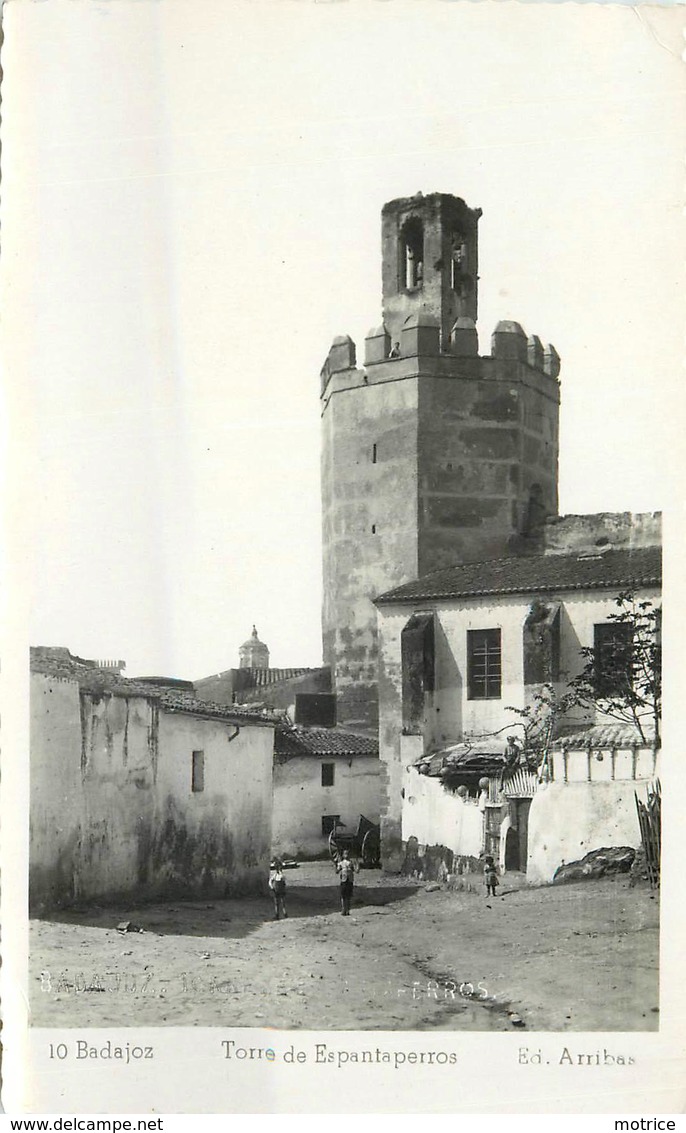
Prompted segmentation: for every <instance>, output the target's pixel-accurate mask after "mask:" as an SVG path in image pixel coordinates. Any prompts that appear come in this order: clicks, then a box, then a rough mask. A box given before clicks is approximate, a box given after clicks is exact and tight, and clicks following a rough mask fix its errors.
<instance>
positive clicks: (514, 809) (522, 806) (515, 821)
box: [505, 799, 531, 873]
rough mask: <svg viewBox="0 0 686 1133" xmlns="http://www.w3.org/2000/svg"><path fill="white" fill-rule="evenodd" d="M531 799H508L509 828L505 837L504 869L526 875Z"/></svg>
mask: <svg viewBox="0 0 686 1133" xmlns="http://www.w3.org/2000/svg"><path fill="white" fill-rule="evenodd" d="M530 808H531V799H510V823H511V825H510V828H509V830H508V831H507V834H506V835H505V869H506V870H516V871H517V872H519V873H526V861H527V856H528V852H529V810H530Z"/></svg>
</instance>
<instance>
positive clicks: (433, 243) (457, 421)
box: [321, 193, 560, 728]
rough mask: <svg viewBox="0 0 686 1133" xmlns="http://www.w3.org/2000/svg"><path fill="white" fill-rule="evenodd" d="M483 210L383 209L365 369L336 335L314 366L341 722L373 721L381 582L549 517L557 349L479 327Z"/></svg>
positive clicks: (327, 604) (498, 547) (329, 630)
mask: <svg viewBox="0 0 686 1133" xmlns="http://www.w3.org/2000/svg"><path fill="white" fill-rule="evenodd" d="M480 215H481V212H480V210H473V209H470V208H468V207H467V205H466V204H465V203H464V201H462V200H460V199H458V198H456V197H452V196H448V195H446V194H443V193H432V194H431V195H429V196H426V197H425V196H422V194H421V193H420V194H418V195H417V196H416V197H408V198H403V199H401V200H396V201H391V202H390V203H389V204H387V205H385V206H384V209H383V212H382V268H383V272H382V274H383V294H382V307H383V323H382V325H381V326H380V327H378V328H376V329H374V330H372V331H370V332H369V334H368V335H367V338H366V342H365V362H364V368H363V369H360V368H358V367H357V366H356V353H355V344H354V343H353V341H352V339H350V338H348V337H347V336H346V337H340V338H336V339H334V342H333V345H332V347H331V349H330V351H329V354H328V357H327V359H326V362H325V363H324V367H323V370H322V374H321V403H322V522H323V570H324V594H323V610H322V629H323V644H324V661H325V662H326V663H327V664H329V665H331V670H332V673H333V678H334V687H335V691H336V694H337V698H338V720H339V723H342V724H346V725H348V726H349V727H361V728H375V727H376V726H377V723H378V710H377V682H378V673H377V642H376V611H375V607H374V605H373V598H374V597H375V596H376V595H377V594H380V593H381V592H382V591H384V590H387V589H389V588H391V587H393V586H397V585H400V584H401V583H403V582H407V581H409V580H410V579H412V578H415V577H417V576H419V575H422V574H426V573H427V572H429V571H431V570H438V569H439V568H441V567H444V566H448V565H450V564H452V563H456V562H463V561H467V560H472V561H474V560H478V559H487V558H496V557H500V556H505V555H511V554H513V553H516V552H517V550H519V549H523V548H524V547H525V545H526V536H527V534H530V533H531V532H532V531H533V530H534V529H535V528H536V527H537V526H538V525H539V524H540V523H541V522H542V521H543V519H544V518H545V517H546V516H547V515H556V514H557V466H558V417H559V403H560V392H559V382H558V374H559V370H560V360H559V357H558V355H557V352H556V351H555V349H554V347H552V346H547V347H545V348H544V347H543V346H542V344H541V341H540V339H538V338H537V337H536V336H532V337H530V338H528V339H527V336H526V334H525V333H524V331H523V330H522V328H521V326H520V325H519V323H515V322H500V323H498V325H497V327H496V328H495V331H494V332H493V335H492V339H491V353H490V355H488V356H486V357H479V351H478V340H477V332H476V318H477V286H478V236H477V226H478V222H479V217H480Z"/></svg>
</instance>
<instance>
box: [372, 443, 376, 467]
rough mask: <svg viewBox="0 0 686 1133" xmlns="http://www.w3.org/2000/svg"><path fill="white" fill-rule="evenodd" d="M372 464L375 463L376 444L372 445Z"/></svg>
mask: <svg viewBox="0 0 686 1133" xmlns="http://www.w3.org/2000/svg"><path fill="white" fill-rule="evenodd" d="M372 464H376V445H372Z"/></svg>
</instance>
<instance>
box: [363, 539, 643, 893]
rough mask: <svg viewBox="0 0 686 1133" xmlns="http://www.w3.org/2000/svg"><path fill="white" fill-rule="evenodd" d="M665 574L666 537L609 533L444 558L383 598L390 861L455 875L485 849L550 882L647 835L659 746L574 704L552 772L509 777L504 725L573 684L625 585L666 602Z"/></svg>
mask: <svg viewBox="0 0 686 1133" xmlns="http://www.w3.org/2000/svg"><path fill="white" fill-rule="evenodd" d="M581 518H582V519H585V518H586V517H581ZM660 584H661V551H660V548H659V546H656V545H652V546H631V545H628V544H627V543H625V545H623V546H619V547H616V546H615V547H613V546H612V545H611V544H610V545H607V540H604V541H602V542H601V545H600V546H592V547H591V548H590V549H589V548H584V547H577V549H575V550H574V551H572V552H569V551H563V552H561V553H555V554H534V555H528V556H518V557H512V558H505V559H498V560H490V561H486V562H475V563H466V564H462V565H458V566H454V567H450V568H448V569H444V570H440V571H437V572H435V573H433V574H429V575H426V576H424V577H423V578H421V579H419V580H417V581H414V582H410V583H408V584H407V585H404V586H400V587H397V588H396V589H394V590H392V591H389V592H387V593H386V594H383V595H381V596H380V597H379V598H378V599H377V608H378V619H379V640H380V673H379V689H380V732H379V735H380V744H379V754H380V759H381V762H382V779H383V784H384V786H383V791H382V803H381V826H382V834H381V837H382V857H383V861H384V865H385V867H386V868H389V869H397V870H400V869H403V868H404V869H407V868H414V869H418V870H421V871H423V872H424V873H427V872H429V873H430V872H432V871H435V870H441V869H442V870H444V871H445V869H451V870H459V869H461V868H463V867H464V868H469V863H470V862H471V863H472V864H473V863H475V862H476V860H477V859H478V858H479V856H480V855H483V854H484V853H491V854H492V855H493V856H494V858H496V860H498V861H499V862H500V866H501V868H502V869H506V868H509V869H516V870H521V871H524V870H526V872H527V876H528V878H529V879H530V880H533V881H549V880H552V877H553V875H554V873H555V870H556V869H557V868H558V867H559V866H560V865H561V864H563V863H565V862H570V861H574V860H579V859H580V858H582V857H583V856H584V855H585V854H586V853H588V852H589V851H591V850H593V849H596V848H600V847H608V846H620V845H633V846H638V845H639V844H640V834H639V828H638V824H637V820H636V808H635V799H634V788H635V786H636V784H637V783H645V782H647V781H649V780H650V779H651V778H652V777H653V776H654V775H655V772H656V759H657V757H656V753H655V751H654V750H653V745H652V743H651V742H650V741H649V742H647V743H642V742H641V739H640V737H639V735H638V734H637V733H636V732H635V731H633V730H632V729H631V728H627V727H624V728H618V727H614V728H613V727H611V726H610V725H611V721H609V720H608V719H607V718H605V717H603V715H602V713H600V712H597V713H595V715H591V714H588V713H586V714H585V715H584V714H578V715H577V716H576V717H575V718H573V719H572V720H571V721H568V725H569V727H570V729H571V734H570V735H568V736H567V737H566V738H565V739H564V740H563V741H560V742H561V744H562V746H560V748H559V750H558V751H557V752H556V753H555V752H554V753H553V755H552V756H551V759H550V765H549V767H548V768H547V770H546V774H545V776H544V781H543V782H540V781H539V778H540V777H539V775H538V774H537V773H535V771H533V770H532V771H528V770H526V769H525V768H522V769H520V770H519V771H518V772H517V773H516V774H515V775H513V776H511V777H509V778H507V779H506V780H505V782H504V783H503V782H502V781H501V772H502V768H503V764H504V759H505V756H504V752H505V747H506V737H507V735H508V734H511V735H513V736H518V735H519V736H520V737H521V734H522V727H521V723H519V722H518V721H519V719H520V718H519V717H518V716H517V714H516V712H515V711H513V709H520V710H521V709H524V708H525V707H526V706H527V705H528V704H531V702H532V699H533V697H534V695H535V693H536V691H537V690H540V688H541V687H542V685H543V684H545V683H548V682H549V683H551V684H552V685H554V686H556V687H557V688H558V689H560V690H562V689H563V688H564V687H566V682H567V681H568V679H569V678H570V677H572V676H574V675H575V674H576V673H578V672H579V671H580V670H581V668H582V667H583V662H582V660H581V654H580V650H581V649H582V648H583V647H589V646H590V647H593V646H596V647H597V646H598V645H599V643H602V642H603V641H604V640H607V638H608V635H610V636H611V635H612V633H613V632H614V629H613V623H612V620H611V618H610V615H611V614H612V613H613V612H616V609H617V607H616V603H615V599H616V596H617V595H618V593H620V592H622V591H633V592H635V593H636V594H637V595H638V596H639V597H641V598H646V599H648V600H650V601H651V602H653V603H655V604H659V600H660ZM441 863H442V864H441Z"/></svg>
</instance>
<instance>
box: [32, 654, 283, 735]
mask: <svg viewBox="0 0 686 1133" xmlns="http://www.w3.org/2000/svg"><path fill="white" fill-rule="evenodd" d="M31 672H32V673H41V674H42V675H43V676H47V677H54V678H56V679H58V680H65V681H76V683H77V684H78V685H79V687H80V689H81V690H82V691H83V692H88V693H91V694H95V695H103V694H104V695H110V696H122V697H132V696H140V697H146V698H147V699H148V700H156V701H158V702H159V705H160V708H163V709H164V710H165V711H166V712H187V713H192V714H193V715H197V716H206V717H210V718H218V719H224V720H227V721H229V722H233V723H236V724H240V723H245V724H258V725H271V726H273V725H274V722H275V718H274V716H273V715H269V714H267V713H265V712H259V711H257V710H255V709H252V710H251V709H250V708H243V707H242V706H241V705H235V704H232V705H225V704H214V703H213V702H212V701H210V700H198V699H197V698H196V697H195V696H194V695H193V694H192V693H189V692H185V691H184V690H182V689H171V688H168V687H164V686H160V685H154V684H147V683H146V682H145V681H137V680H131V679H129V678H128V677H121V676H119V675H118V674H117V673H113V672H111V671H109V670H107V669H101V668H99V667H98V665H97V664H96V663H95V661H87V660H84V658H83V657H75V656H73V655H72V654H71V653H70V652H69V650H68V649H65V648H52V647H46V646H32V647H31Z"/></svg>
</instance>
